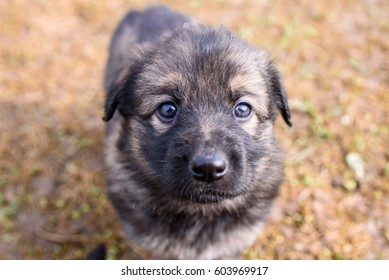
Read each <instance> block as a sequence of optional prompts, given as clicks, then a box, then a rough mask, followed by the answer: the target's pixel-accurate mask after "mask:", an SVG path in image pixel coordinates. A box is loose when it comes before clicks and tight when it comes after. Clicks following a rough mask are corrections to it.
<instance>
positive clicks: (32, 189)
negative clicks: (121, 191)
mask: <svg viewBox="0 0 389 280" xmlns="http://www.w3.org/2000/svg"><path fill="white" fill-rule="evenodd" d="M151 3H155V1H140V0H139V1H138V0H134V1H131V0H127V1H124V0H110V1H91V0H90V1H89V0H84V1H81V0H59V1H40V0H35V1H23V0H2V1H1V2H0V19H1V26H0V36H1V37H0V108H1V110H0V132H1V133H0V259H82V258H84V257H85V255H86V253H87V252H88V251H89V250H90V249H92V248H94V247H95V246H96V245H97V244H99V243H105V244H107V246H108V258H110V259H123V258H127V259H128V258H130V259H133V258H140V257H143V256H142V254H141V253H140V252H139V250H137V249H136V248H134V246H132V250H128V246H127V244H126V243H125V240H124V236H123V233H122V232H121V229H120V225H119V224H118V221H117V218H116V216H115V213H114V211H113V209H112V207H111V205H110V203H109V201H108V199H107V196H106V193H105V188H104V168H103V166H102V164H101V162H102V156H101V150H102V139H103V133H104V124H103V122H102V120H101V117H102V115H103V110H102V104H103V97H104V91H103V86H102V85H103V82H102V79H103V70H104V64H105V62H106V59H107V47H108V43H109V39H110V36H111V34H112V31H113V30H114V28H115V25H116V24H117V22H118V20H119V19H120V18H121V17H122V16H123V15H124V13H125V12H126V11H127V10H128V9H133V8H142V7H144V6H145V5H147V4H151ZM164 3H166V4H168V5H170V6H171V7H174V8H176V9H179V10H181V11H182V12H185V13H187V14H190V15H191V16H193V17H194V18H196V19H197V20H199V21H201V22H203V23H206V24H210V25H219V24H224V25H225V26H226V27H228V28H230V29H231V30H232V31H233V32H235V33H237V34H239V35H240V36H241V37H243V38H244V39H245V40H247V41H249V42H250V43H251V44H253V45H255V46H257V47H264V48H266V49H267V50H269V52H270V53H271V54H272V55H273V56H274V58H275V60H276V61H277V65H278V66H279V68H280V70H281V72H282V76H283V78H284V82H285V87H286V90H287V92H288V95H289V100H290V106H291V110H292V119H293V123H294V126H293V128H288V127H287V126H286V125H285V124H284V123H283V122H282V120H281V118H279V119H278V120H277V122H276V127H277V135H278V138H279V139H280V143H281V145H282V146H283V148H284V150H285V154H286V162H285V173H286V180H285V182H284V184H283V186H282V190H281V194H280V196H279V198H278V199H277V201H276V203H275V205H274V207H273V211H272V214H271V217H270V220H269V224H268V225H267V226H266V228H265V230H264V231H263V232H262V233H261V234H259V235H258V239H257V241H256V243H255V244H254V245H253V246H252V247H250V248H248V249H247V250H246V251H245V252H244V255H243V258H246V259H389V144H388V143H389V140H388V139H389V116H388V111H389V66H388V65H389V64H388V61H389V18H388V15H389V2H388V1H386V0H372V1H367V0H366V1H351V0H349V1H338V0H330V1H324V0H322V1H315V2H314V3H313V1H308V0H303V1H299V2H298V3H297V2H295V1H286V0H285V1H273V0H272V1H270V0H258V1H254V0H253V1H243V0H231V1H222V0H218V1H202V0H190V1H178V0H177V1H173V0H172V1H165V2H164Z"/></svg>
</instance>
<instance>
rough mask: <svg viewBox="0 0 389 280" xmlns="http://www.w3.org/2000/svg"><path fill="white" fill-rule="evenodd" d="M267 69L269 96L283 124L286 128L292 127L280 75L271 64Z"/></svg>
mask: <svg viewBox="0 0 389 280" xmlns="http://www.w3.org/2000/svg"><path fill="white" fill-rule="evenodd" d="M269 68H270V69H269V75H270V90H271V94H272V95H273V96H274V98H275V101H276V105H277V108H278V110H279V111H280V113H281V115H282V118H283V119H284V121H285V123H286V124H287V125H288V126H290V127H292V126H293V123H292V119H291V115H290V110H289V105H288V97H287V95H286V92H285V88H284V86H283V84H282V81H281V77H280V74H279V73H278V70H277V69H276V68H275V67H274V65H273V63H271V64H270V67H269Z"/></svg>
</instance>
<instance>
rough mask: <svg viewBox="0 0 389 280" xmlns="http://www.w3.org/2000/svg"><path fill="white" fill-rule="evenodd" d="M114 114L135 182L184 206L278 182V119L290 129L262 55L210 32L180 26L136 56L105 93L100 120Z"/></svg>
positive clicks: (273, 76) (282, 95)
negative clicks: (273, 168) (272, 167)
mask: <svg viewBox="0 0 389 280" xmlns="http://www.w3.org/2000/svg"><path fill="white" fill-rule="evenodd" d="M115 108H117V109H118V110H119V112H120V113H121V115H122V116H123V117H124V118H125V119H126V124H125V125H126V126H125V128H124V129H125V130H126V132H125V133H123V137H124V138H125V139H124V140H122V147H124V148H123V153H125V157H126V158H128V162H131V167H130V169H131V170H132V172H134V174H135V175H134V176H136V177H137V178H138V180H139V181H140V185H142V186H145V187H148V188H151V189H152V191H153V193H155V194H159V195H161V196H165V197H166V196H167V197H171V198H172V199H174V200H178V201H180V202H181V203H183V204H185V203H189V204H193V203H195V204H196V203H197V204H208V203H217V202H221V201H226V200H232V199H235V198H237V197H240V196H242V195H244V194H246V193H248V192H250V191H252V190H253V189H254V188H261V184H260V182H261V180H262V181H263V180H265V179H264V178H265V177H269V176H274V174H269V167H268V165H269V164H271V163H270V161H271V158H272V156H273V153H276V152H277V151H278V150H277V148H276V146H275V140H274V137H273V123H274V119H275V117H276V114H277V112H278V111H281V113H282V115H283V117H284V119H285V121H286V122H287V123H288V124H289V125H290V124H291V122H290V115H289V109H288V105H287V100H286V95H285V93H284V91H283V87H282V85H281V83H280V80H279V77H278V74H277V71H276V70H275V68H274V67H273V65H272V62H271V60H270V59H269V57H268V56H267V55H266V53H265V52H264V51H261V50H257V49H255V48H252V47H250V46H249V45H247V44H246V43H244V42H242V41H240V40H239V39H238V38H236V37H234V36H233V35H232V34H231V33H229V32H228V31H226V30H224V29H218V30H215V29H210V28H206V27H195V28H193V29H190V28H187V29H182V30H180V31H178V32H176V33H175V34H172V35H170V36H166V37H165V38H163V39H162V40H161V41H160V42H158V43H155V44H153V45H144V46H142V47H141V48H140V50H138V51H136V52H134V54H133V55H132V57H131V61H130V64H129V66H128V67H126V68H125V69H124V70H123V72H122V73H121V74H120V75H119V78H118V80H117V81H116V82H115V83H114V84H113V86H112V88H111V91H110V93H109V96H108V99H107V104H106V116H105V119H106V120H109V119H110V118H111V117H112V115H113V113H114V110H115ZM264 187H265V186H264ZM267 187H268V186H267ZM277 188H278V186H277ZM269 192H273V193H274V192H276V190H269Z"/></svg>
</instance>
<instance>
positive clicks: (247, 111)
mask: <svg viewBox="0 0 389 280" xmlns="http://www.w3.org/2000/svg"><path fill="white" fill-rule="evenodd" d="M233 114H234V117H235V118H237V119H243V120H244V119H247V118H248V117H250V116H251V106H250V105H249V104H247V103H244V102H242V103H239V104H238V105H236V106H235V108H234V111H233Z"/></svg>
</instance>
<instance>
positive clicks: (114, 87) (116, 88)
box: [103, 68, 130, 122]
mask: <svg viewBox="0 0 389 280" xmlns="http://www.w3.org/2000/svg"><path fill="white" fill-rule="evenodd" d="M129 79H130V77H129V69H128V68H124V69H123V70H122V71H121V72H120V73H119V75H118V78H117V79H116V80H115V81H114V82H112V83H111V85H109V86H108V87H107V89H106V90H107V95H106V100H105V106H104V117H103V121H105V122H108V121H109V120H110V119H111V118H112V117H113V115H114V113H115V110H116V108H117V107H118V105H119V103H122V102H123V101H124V100H123V99H125V98H126V91H127V89H128V90H129V87H128V80H129Z"/></svg>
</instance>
